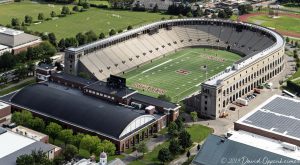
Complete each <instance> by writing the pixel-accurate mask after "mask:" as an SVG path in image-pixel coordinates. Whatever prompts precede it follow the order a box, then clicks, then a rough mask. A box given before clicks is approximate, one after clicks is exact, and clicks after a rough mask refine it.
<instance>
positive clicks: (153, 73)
mask: <svg viewBox="0 0 300 165" xmlns="http://www.w3.org/2000/svg"><path fill="white" fill-rule="evenodd" d="M240 58H241V57H240V56H239V55H237V54H234V53H231V52H227V51H221V50H213V49H204V48H188V49H184V50H181V51H178V52H176V53H174V54H171V55H168V56H166V57H164V58H160V59H158V60H155V61H153V62H152V63H149V64H146V65H144V66H142V67H140V68H138V69H135V70H132V71H130V72H128V73H125V74H124V75H123V77H125V78H127V84H128V85H129V86H130V87H132V88H134V89H137V90H138V91H140V92H141V93H144V94H146V95H150V96H154V97H157V96H159V94H165V95H167V96H170V97H171V98H172V101H173V102H177V101H179V100H181V99H183V98H184V97H186V96H188V95H190V94H192V93H194V92H196V91H198V90H199V89H200V84H201V82H203V81H205V80H206V71H205V69H203V66H204V65H207V68H208V69H207V78H209V77H211V76H213V75H215V74H217V73H219V72H221V71H223V70H224V69H225V68H226V67H228V66H229V65H231V64H232V63H234V62H235V61H237V60H238V59H240ZM222 60H224V61H222Z"/></svg>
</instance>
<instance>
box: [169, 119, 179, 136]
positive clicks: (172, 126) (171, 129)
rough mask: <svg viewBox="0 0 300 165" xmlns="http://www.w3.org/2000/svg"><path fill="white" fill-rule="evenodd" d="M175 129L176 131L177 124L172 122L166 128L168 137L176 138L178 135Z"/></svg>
mask: <svg viewBox="0 0 300 165" xmlns="http://www.w3.org/2000/svg"><path fill="white" fill-rule="evenodd" d="M177 129H178V127H177V124H176V123H175V122H174V121H172V122H171V123H170V124H169V127H168V133H169V135H171V136H172V137H175V136H177V135H178V131H177Z"/></svg>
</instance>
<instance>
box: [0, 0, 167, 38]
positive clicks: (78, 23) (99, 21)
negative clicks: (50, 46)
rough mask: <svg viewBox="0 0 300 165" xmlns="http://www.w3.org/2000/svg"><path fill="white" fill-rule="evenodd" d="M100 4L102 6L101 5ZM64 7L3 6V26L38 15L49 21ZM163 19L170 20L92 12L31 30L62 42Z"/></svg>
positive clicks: (0, 8)
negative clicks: (70, 38) (52, 36)
mask: <svg viewBox="0 0 300 165" xmlns="http://www.w3.org/2000/svg"><path fill="white" fill-rule="evenodd" d="M99 3H102V2H101V1H99ZM61 7H62V6H61V5H48V4H39V3H33V2H30V1H24V2H20V3H11V4H3V5H0V24H4V25H6V24H10V22H11V19H12V18H19V19H20V21H23V20H24V16H25V15H30V16H32V17H33V18H34V20H37V16H38V13H44V15H45V17H50V12H51V11H52V10H53V11H56V13H57V14H60V10H61ZM28 9H29V10H28ZM70 9H72V6H70ZM163 17H166V18H167V17H168V16H167V15H164V14H161V13H147V12H132V11H126V10H105V9H98V8H90V9H89V10H88V11H86V12H78V13H76V14H73V15H68V16H67V17H62V18H59V19H56V20H50V21H45V22H43V23H41V24H32V25H31V26H28V27H27V28H28V29H29V30H33V31H38V32H53V33H55V35H56V37H57V38H58V39H60V38H66V37H75V35H76V34H77V33H79V32H87V31H89V30H93V31H94V32H95V33H96V34H100V33H101V32H103V33H105V34H108V32H109V30H110V29H115V30H119V29H126V28H127V26H128V25H132V26H137V25H142V24H146V23H149V22H154V21H158V20H160V19H161V18H163Z"/></svg>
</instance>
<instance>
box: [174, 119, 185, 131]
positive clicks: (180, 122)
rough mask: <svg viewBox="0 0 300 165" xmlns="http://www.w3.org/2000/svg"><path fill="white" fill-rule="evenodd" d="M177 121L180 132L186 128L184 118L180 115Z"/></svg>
mask: <svg viewBox="0 0 300 165" xmlns="http://www.w3.org/2000/svg"><path fill="white" fill-rule="evenodd" d="M175 123H176V125H177V130H178V131H179V132H180V131H181V130H183V129H184V124H183V118H182V117H181V116H179V117H178V118H177V119H176V120H175Z"/></svg>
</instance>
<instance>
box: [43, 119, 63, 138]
mask: <svg viewBox="0 0 300 165" xmlns="http://www.w3.org/2000/svg"><path fill="white" fill-rule="evenodd" d="M61 130H62V127H61V126H60V125H59V124H57V123H54V122H51V123H49V125H47V127H46V132H47V134H48V135H49V136H50V137H51V138H52V139H53V142H55V139H56V138H57V136H58V134H59V132H60V131H61Z"/></svg>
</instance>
